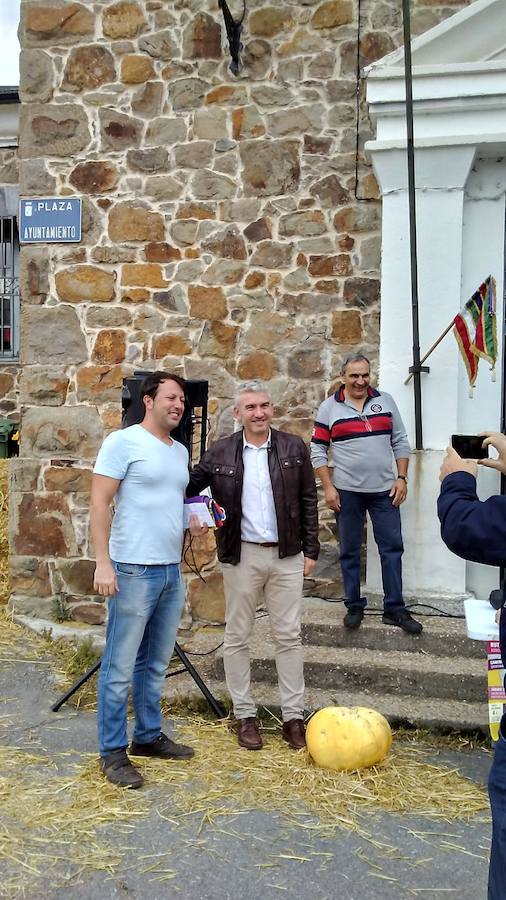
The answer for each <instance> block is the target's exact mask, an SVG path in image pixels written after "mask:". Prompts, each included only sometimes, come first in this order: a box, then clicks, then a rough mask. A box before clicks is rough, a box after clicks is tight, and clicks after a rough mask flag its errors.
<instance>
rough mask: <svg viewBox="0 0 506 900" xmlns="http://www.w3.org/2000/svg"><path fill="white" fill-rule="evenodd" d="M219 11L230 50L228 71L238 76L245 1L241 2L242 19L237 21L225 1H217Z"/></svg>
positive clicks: (240, 67)
mask: <svg viewBox="0 0 506 900" xmlns="http://www.w3.org/2000/svg"><path fill="white" fill-rule="evenodd" d="M218 3H219V6H220V9H221V11H222V13H223V18H224V20H225V28H226V31H227V37H228V46H229V49H230V57H231V60H232V61H231V63H230V66H229V68H230V71H231V72H232V74H233V75H238V74H239V72H240V71H241V69H242V64H241V50H242V49H243V44H242V43H241V32H242V23H243V22H244V16H245V15H246V0H243V4H244V7H243V13H242V17H241V19H240V20H239V21H237V20H236V19H234V17H233V15H232V13H231V12H230V10H229V8H228V5H227V0H218Z"/></svg>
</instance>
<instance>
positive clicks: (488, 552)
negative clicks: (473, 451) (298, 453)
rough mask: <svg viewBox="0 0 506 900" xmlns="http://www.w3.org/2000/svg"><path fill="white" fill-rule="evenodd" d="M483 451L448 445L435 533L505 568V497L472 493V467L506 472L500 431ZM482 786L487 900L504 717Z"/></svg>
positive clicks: (462, 551) (496, 896)
mask: <svg viewBox="0 0 506 900" xmlns="http://www.w3.org/2000/svg"><path fill="white" fill-rule="evenodd" d="M480 437H481V445H482V447H483V448H484V449H485V450H488V447H494V448H495V450H497V453H498V457H497V459H488V458H487V459H478V460H477V461H476V460H474V459H463V458H462V457H461V456H459V454H458V453H457V451H456V450H455V449H454V448H453V447H448V450H447V452H446V456H445V458H444V460H443V463H442V465H441V471H440V479H441V492H440V495H439V499H438V507H437V511H438V516H439V520H440V522H441V537H442V538H443V541H444V542H445V544H446V546H447V547H448V548H449V550H451V551H452V552H453V553H455V554H456V555H457V556H461V557H462V558H463V559H468V560H470V561H471V562H478V563H484V564H485V565H489V566H503V567H504V566H506V496H504V495H501V496H497V495H496V496H494V497H489V498H488V500H479V499H478V495H477V493H476V476H477V473H478V466H479V465H481V466H486V467H487V468H490V469H496V470H497V471H498V472H501V474H502V475H506V435H504V434H499V433H498V432H496V431H485V432H483V434H482V435H481V436H480ZM505 587H506V583H505V586H503V605H502V609H501V614H500V618H499V640H500V646H501V656H502V661H503V666H504V667H505V668H506V614H505V612H504V602H505ZM488 790H489V797H490V806H491V809H492V848H491V853H490V865H489V880H488V900H504V896H505V887H504V885H505V872H506V715H504V716H503V717H502V719H501V723H500V726H499V740H498V741H497V744H496V747H495V752H494V761H493V763H492V768H491V770H490V775H489V782H488Z"/></svg>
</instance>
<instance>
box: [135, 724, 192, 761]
mask: <svg viewBox="0 0 506 900" xmlns="http://www.w3.org/2000/svg"><path fill="white" fill-rule="evenodd" d="M130 753H131V754H132V755H133V756H158V757H159V758H160V759H191V758H192V756H195V750H194V749H193V748H192V747H187V746H186V744H176V742H175V741H171V739H170V738H169V737H167V735H166V734H164V733H163V731H162V733H161V734H160V735H159V736H158V737H157V738H156V740H154V741H150V742H149V744H138V743H137V741H132V743H131V745H130Z"/></svg>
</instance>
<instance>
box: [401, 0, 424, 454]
mask: <svg viewBox="0 0 506 900" xmlns="http://www.w3.org/2000/svg"><path fill="white" fill-rule="evenodd" d="M402 17H403V26H404V83H405V86H406V131H407V156H408V201H409V244H410V258H411V320H412V323H413V365H412V366H410V369H409V371H410V372H411V373H412V374H413V388H414V400H415V442H416V449H417V450H423V433H422V382H421V373H422V372H428V371H429V368H428V366H421V365H420V329H419V316H418V260H417V252H416V195H415V147H414V133H413V77H412V67H411V24H410V11H409V0H402Z"/></svg>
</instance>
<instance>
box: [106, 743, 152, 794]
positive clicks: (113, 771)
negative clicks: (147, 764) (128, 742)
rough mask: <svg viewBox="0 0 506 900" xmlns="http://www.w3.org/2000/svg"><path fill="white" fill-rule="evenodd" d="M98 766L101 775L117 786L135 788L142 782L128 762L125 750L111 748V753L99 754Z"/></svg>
mask: <svg viewBox="0 0 506 900" xmlns="http://www.w3.org/2000/svg"><path fill="white" fill-rule="evenodd" d="M99 767H100V771H101V772H102V775H105V777H106V778H107V779H108V780H109V781H110V782H111V783H112V784H117V785H118V786H119V787H124V788H131V789H132V790H135V789H136V788H140V787H142V785H143V784H144V778H143V777H142V775H141V773H140V772H139V770H138V769H136V768H135V766H133V765H132V763H131V762H130V760H129V758H128V756H127V752H126V750H113V752H112V753H107V755H106V756H101V757H100V761H99Z"/></svg>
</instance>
